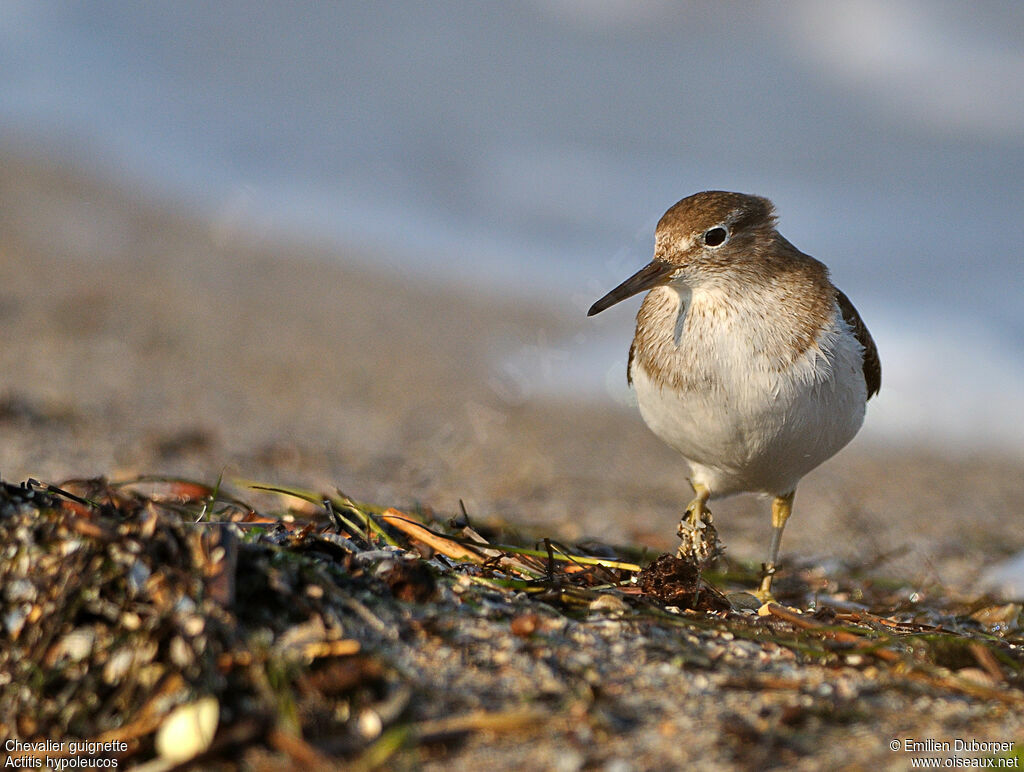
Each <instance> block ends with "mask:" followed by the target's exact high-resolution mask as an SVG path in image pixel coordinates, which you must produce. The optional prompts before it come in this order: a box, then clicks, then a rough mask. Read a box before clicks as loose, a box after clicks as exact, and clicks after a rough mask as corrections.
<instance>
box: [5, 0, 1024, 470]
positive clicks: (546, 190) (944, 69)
mask: <svg viewBox="0 0 1024 772" xmlns="http://www.w3.org/2000/svg"><path fill="white" fill-rule="evenodd" d="M0 73H2V77H0V147H4V146H6V147H9V148H15V149H16V150H18V151H19V152H21V151H26V150H27V151H29V152H31V153H36V154H45V155H47V156H50V157H58V158H62V159H67V161H68V162H69V163H73V164H74V165H75V166H77V167H79V168H85V169H87V170H89V171H92V172H96V173H98V174H101V175H104V176H106V177H108V178H111V179H115V180H126V181H128V182H129V183H130V184H132V185H137V186H142V187H144V188H148V189H150V190H153V191H155V192H156V193H158V194H159V195H162V196H165V197H167V198H169V199H171V200H174V201H176V202H179V203H181V204H184V205H186V206H188V207H190V208H192V209H193V210H195V211H197V212H202V213H203V214H204V216H205V217H208V218H209V221H210V223H211V227H214V228H216V229H218V230H219V232H222V233H223V234H224V236H225V238H227V237H239V236H241V237H245V238H249V239H260V238H270V237H273V238H278V237H280V236H297V237H299V238H302V239H307V240H314V241H317V242H322V243H328V244H331V245H333V246H334V247H336V248H337V250H338V254H344V255H346V259H363V260H368V261H371V262H373V263H375V264H377V265H380V266H381V267H383V268H385V269H386V270H387V271H389V272H391V273H392V275H396V276H399V275H400V276H402V277H404V278H412V279H413V280H416V281H421V282H434V283H442V284H454V285H459V286H463V287H466V288H469V289H473V288H483V289H484V290H486V291H488V292H492V293H495V294H496V295H501V296H507V297H510V298H512V299H515V298H520V297H531V298H539V299H542V300H544V301H546V302H549V303H551V304H553V305H561V306H562V307H564V308H565V309H566V311H567V313H572V314H576V315H578V316H579V320H580V322H579V327H578V332H577V333H576V334H575V335H574V336H571V337H570V338H567V339H557V340H554V339H553V340H542V341H541V344H542V345H543V346H544V347H546V349H547V355H546V358H545V362H547V363H548V365H550V366H545V367H543V368H539V369H536V368H535V373H534V374H535V375H536V379H537V381H536V385H537V388H539V389H541V390H542V391H545V392H549V393H553V394H557V395H560V396H563V397H564V396H567V395H576V394H578V395H579V397H580V398H581V399H588V400H598V401H601V400H622V399H624V398H625V397H624V395H623V392H624V387H625V376H624V373H625V356H626V349H627V347H628V341H629V338H630V336H631V334H632V326H631V315H632V314H633V313H635V310H636V305H637V303H638V301H633V302H632V303H629V304H624V305H625V306H628V308H624V309H623V310H621V311H620V310H616V311H614V312H611V313H609V314H607V315H602V317H599V318H597V319H594V320H589V321H588V320H585V319H584V318H583V314H584V313H585V310H586V308H587V307H588V306H589V305H590V303H591V302H592V301H593V300H594V299H596V298H597V297H599V296H600V295H602V294H603V293H604V292H605V291H607V290H608V289H610V288H611V287H612V286H614V285H615V284H617V283H618V282H619V281H621V280H622V279H623V278H625V277H626V276H628V275H629V274H630V273H632V272H633V271H634V270H635V269H636V268H639V267H640V266H641V265H643V264H644V263H645V262H646V261H647V260H648V259H649V257H650V252H651V248H652V243H653V238H652V232H653V227H654V224H655V223H656V221H657V219H658V217H659V216H660V215H661V213H662V212H663V211H664V210H665V209H666V208H667V207H668V206H669V205H671V204H672V203H674V202H675V201H676V200H678V199H679V198H681V197H683V196H685V195H689V194H690V193H693V192H696V191H698V190H703V189H709V188H724V189H730V190H739V191H744V192H751V193H758V194H762V195H766V196H769V197H770V198H772V199H773V200H774V201H775V203H776V206H777V209H778V211H779V214H780V229H781V231H782V232H783V233H784V234H785V235H786V236H787V237H788V238H789V239H790V240H791V241H793V242H794V243H795V244H796V245H797V246H798V247H800V248H801V249H803V250H804V251H806V252H808V253H810V254H812V255H814V256H816V257H818V258H819V259H822V260H823V261H825V262H826V263H827V264H828V265H829V266H830V267H831V269H832V273H833V277H834V279H835V281H836V283H837V284H838V285H839V286H841V287H842V288H843V289H844V290H845V291H846V293H847V294H848V295H849V296H850V297H851V298H852V299H853V300H854V302H855V303H856V305H857V306H858V307H859V309H860V311H861V313H862V315H863V316H864V318H865V319H866V321H867V322H868V324H869V326H870V328H871V330H872V332H873V333H874V335H875V338H876V340H877V342H878V345H879V348H880V350H881V354H882V360H883V370H884V378H883V391H882V394H881V396H880V397H879V398H878V400H877V402H873V403H872V406H871V409H870V410H869V416H868V422H867V424H866V433H867V434H868V435H869V436H871V437H873V438H875V439H877V440H881V441H884V442H893V443H899V442H908V443H917V442H926V443H954V444H959V445H963V446H967V447H971V446H975V447H991V446H1000V447H1004V448H1006V449H1012V450H1015V451H1018V452H1019V451H1021V450H1022V449H1024V302H1022V301H1024V267H1022V266H1024V248H1022V245H1024V97H1022V92H1021V84H1022V83H1024V4H1021V3H1019V2H1015V1H1012V0H1011V1H1007V2H992V1H988V2H978V3H970V4H967V3H960V2H952V1H948V2H946V1H942V0H927V2H925V1H923V0H922V1H921V2H912V1H908V0H897V1H896V2H892V1H882V0H878V1H875V0H860V1H858V2H841V3H833V2H826V1H825V0H805V1H803V2H786V3H749V4H748V3H719V2H707V3H681V2H659V1H658V0H652V1H651V2H644V3H636V2H633V1H632V0H533V1H532V2H520V3H477V2H454V1H453V0H439V1H438V2H433V3H396V2H374V3H356V2H332V3H296V2H264V3H258V4H254V3H248V2H240V1H238V0H232V1H225V2H218V3H200V2H174V3H166V2H138V0H109V1H108V2H103V3H81V2H46V1H43V0H26V1H24V2H18V1H17V0H3V1H2V2H0ZM92 214H94V213H90V211H89V210H88V209H83V210H80V211H73V210H69V211H68V212H66V213H63V215H62V219H63V221H64V223H65V225H66V233H64V234H63V235H64V236H65V237H67V238H70V239H72V240H74V241H75V242H76V243H78V244H80V245H81V247H82V249H83V250H84V251H88V250H90V249H96V245H95V244H93V243H92V242H91V241H90V239H93V240H95V238H99V237H98V236H96V234H95V233H93V231H92V230H91V222H92ZM60 236H61V234H56V236H55V237H60ZM94 237H95V238H94ZM606 317H607V318H606ZM497 366H498V367H505V368H509V369H511V370H513V371H514V370H515V369H516V368H522V367H523V366H524V365H523V357H522V352H516V351H510V352H508V358H507V359H506V360H505V361H504V362H503V363H499V364H498V365H497Z"/></svg>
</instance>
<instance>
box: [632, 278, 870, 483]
mask: <svg viewBox="0 0 1024 772" xmlns="http://www.w3.org/2000/svg"><path fill="white" fill-rule="evenodd" d="M652 292H656V293H664V296H663V297H660V298H656V300H657V301H658V302H660V303H663V304H664V306H665V308H664V310H665V313H663V314H661V315H659V319H660V320H659V322H658V324H659V325H660V326H663V329H661V330H656V331H654V333H653V335H654V338H651V340H654V339H657V342H658V347H659V354H660V355H661V357H660V359H659V362H661V363H663V364H664V365H665V368H670V369H671V368H679V369H677V370H676V372H677V373H679V377H677V378H675V379H674V381H675V383H668V382H666V378H665V372H666V370H665V369H664V368H663V369H662V371H661V372H660V373H657V372H649V371H648V369H647V368H646V367H645V366H644V365H643V363H642V358H641V357H636V358H634V360H633V362H632V365H631V368H630V375H631V378H632V382H633V386H634V388H635V390H636V396H637V401H638V403H639V407H640V413H641V415H642V416H643V418H644V421H645V422H646V423H647V425H648V426H649V427H650V428H651V430H652V431H654V433H655V434H657V435H658V436H659V437H660V438H661V439H662V440H664V441H665V442H666V443H667V444H669V445H670V446H672V447H673V448H675V449H676V450H678V451H679V452H680V453H682V454H683V456H684V457H685V458H686V459H687V460H688V461H689V463H690V466H691V471H692V477H691V479H692V480H693V482H696V483H701V484H703V485H706V486H707V487H708V488H710V490H711V491H712V494H713V495H715V494H717V495H727V494H730V493H737V492H740V491H759V492H765V493H771V494H773V495H778V494H782V493H788V492H789V491H791V490H793V489H794V488H795V487H796V484H797V482H798V481H799V480H800V478H801V477H803V475H805V474H806V473H807V472H809V471H810V470H811V469H813V468H814V467H816V466H818V465H819V464H820V463H822V462H823V461H825V460H826V459H827V458H829V457H831V456H832V455H833V454H835V453H836V452H837V451H838V450H839V449H840V448H842V447H843V446H844V445H846V444H847V443H848V442H849V441H850V440H851V439H852V438H853V436H854V435H855V434H856V433H857V430H858V429H859V428H860V426H861V423H862V422H863V420H864V405H865V401H866V398H867V389H866V386H865V382H864V376H863V372H862V355H863V354H862V348H861V346H860V344H859V343H858V342H857V340H856V338H855V337H854V336H853V334H852V333H851V331H850V329H849V327H848V325H847V324H846V322H845V321H844V320H843V318H842V315H841V314H840V313H839V310H838V308H836V309H835V312H834V314H833V318H832V319H831V320H830V321H829V322H828V323H827V324H826V325H824V326H823V328H822V329H821V332H820V334H819V335H818V336H817V338H816V340H815V341H814V344H813V345H811V346H810V347H809V348H807V349H806V350H805V351H803V352H802V353H800V354H799V356H796V358H792V357H789V358H787V356H784V355H782V354H780V351H781V347H784V346H786V345H789V347H790V349H792V348H793V346H792V343H793V341H792V339H791V338H789V337H788V336H787V331H786V330H787V328H786V324H785V309H779V308H774V309H771V308H769V309H768V310H766V304H765V303H764V302H762V301H763V299H758V298H750V299H747V300H744V299H743V298H740V299H739V300H737V299H736V298H734V297H732V298H724V297H722V296H721V295H720V294H718V293H716V292H715V291H712V290H704V291H701V290H694V291H692V292H690V291H688V290H686V289H679V288H675V287H672V286H666V287H660V288H657V289H655V290H653V291H652ZM833 305H834V304H833ZM648 343H650V340H649V341H648Z"/></svg>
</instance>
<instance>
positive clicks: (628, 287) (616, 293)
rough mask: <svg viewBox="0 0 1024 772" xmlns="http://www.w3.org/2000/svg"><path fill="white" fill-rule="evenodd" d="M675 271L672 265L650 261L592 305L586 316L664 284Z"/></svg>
mask: <svg viewBox="0 0 1024 772" xmlns="http://www.w3.org/2000/svg"><path fill="white" fill-rule="evenodd" d="M675 269H676V266H674V265H672V263H666V262H664V261H663V260H652V261H651V262H650V263H648V264H647V265H645V266H644V267H643V268H641V269H640V270H639V271H637V272H636V273H634V274H633V275H632V276H630V277H629V278H628V279H626V280H625V281H624V282H622V284H620V285H619V286H618V287H616V288H615V289H613V290H612V291H611V292H609V293H608V294H607V295H605V296H604V297H603V298H601V299H600V300H598V301H597V302H596V303H594V305H592V306H591V307H590V310H589V311H587V316H593V315H594V314H599V313H601V312H602V311H604V310H605V309H606V308H611V307H612V306H614V305H615V304H616V303H618V302H620V301H622V300H625V299H626V298H631V297H633V296H634V295H636V294H637V293H638V292H643V291H644V290H649V289H651V288H653V287H657V286H658V285H659V284H664V283H665V282H666V281H668V278H669V276H671V275H672V271H674V270H675Z"/></svg>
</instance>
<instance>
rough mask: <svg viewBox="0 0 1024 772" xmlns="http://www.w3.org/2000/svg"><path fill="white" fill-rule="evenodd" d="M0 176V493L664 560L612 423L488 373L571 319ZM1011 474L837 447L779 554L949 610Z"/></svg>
mask: <svg viewBox="0 0 1024 772" xmlns="http://www.w3.org/2000/svg"><path fill="white" fill-rule="evenodd" d="M0 157H2V163H0V196H2V201H3V206H2V207H0V233H2V234H3V235H2V239H0V324H2V327H3V345H2V346H0V472H2V474H3V477H4V479H7V480H12V481H17V480H21V479H24V478H25V477H28V476H35V477H38V478H42V479H46V480H49V481H58V480H60V479H63V478H66V477H72V476H73V477H82V476H91V475H108V476H120V475H129V474H134V473H158V474H168V475H187V476H190V477H195V478H199V479H202V480H205V481H210V482H212V481H214V480H216V479H217V477H218V475H220V474H221V472H222V471H223V472H224V473H225V475H226V476H239V477H246V478H257V479H260V480H263V481H266V482H274V483H281V484H301V485H305V486H313V487H319V488H323V489H325V490H331V489H333V488H334V487H335V486H338V487H340V488H342V489H343V490H345V492H346V493H348V494H349V495H351V496H353V497H355V498H358V499H362V500H367V501H374V502H379V503H386V504H390V505H395V506H403V507H409V506H415V505H422V506H428V507H431V508H433V509H434V510H436V511H441V512H456V511H458V509H459V500H460V499H461V500H463V501H464V502H465V505H466V507H467V509H468V510H469V512H470V514H471V515H472V516H473V517H477V518H481V519H483V520H504V521H507V522H508V523H510V524H513V525H515V524H524V525H529V526H533V527H538V526H539V527H540V528H541V529H542V530H543V531H544V532H546V533H550V534H551V535H552V536H557V537H560V538H565V539H578V538H583V537H592V538H597V539H601V540H605V541H609V542H630V543H641V544H645V545H648V546H650V547H651V548H652V549H653V550H657V551H663V550H671V549H672V548H673V541H674V539H673V535H674V531H675V522H676V520H677V518H678V515H679V512H680V510H681V508H682V506H683V504H684V503H685V501H686V498H687V494H688V493H689V489H688V486H687V483H686V481H685V477H684V473H683V467H682V464H681V462H680V460H679V459H678V458H677V457H676V456H675V454H674V453H673V452H672V451H671V450H669V449H668V448H666V447H664V446H663V445H662V444H661V443H660V441H659V440H657V439H656V438H655V437H653V435H651V434H650V433H649V431H648V430H647V429H646V427H645V426H644V425H643V422H642V421H641V420H640V417H639V415H638V414H637V413H636V412H635V410H631V409H628V408H624V407H620V406H615V405H613V404H611V403H604V402H596V401H595V400H594V399H592V398H588V399H585V400H580V401H578V402H577V401H571V400H567V399H565V398H559V399H556V398H552V397H541V396H537V395H536V394H535V392H534V390H532V389H531V388H530V385H529V383H528V382H519V381H517V380H516V379H515V378H509V377H508V373H502V372H501V371H500V370H499V369H498V368H497V367H496V363H497V362H499V361H500V360H501V357H502V356H503V354H506V353H509V352H515V351H522V350H532V349H536V348H538V346H540V347H543V345H545V342H547V341H559V340H572V339H573V336H574V335H576V334H577V333H579V332H580V331H582V330H585V329H586V327H585V325H586V324H587V320H586V319H585V318H583V316H582V314H581V313H579V310H578V309H577V308H576V307H575V306H571V307H570V308H569V309H567V310H560V309H558V308H553V307H548V306H544V305H542V304H540V303H537V304H532V305H531V304H530V303H524V302H521V301H515V302H512V301H510V300H509V299H507V298H503V297H500V296H499V295H497V293H493V292H492V293H487V292H479V291H471V290H468V289H465V288H451V287H445V286H441V285H431V284H430V283H429V282H425V281H423V280H420V279H417V280H412V279H410V278H409V277H406V276H402V275H396V273H395V272H394V271H393V270H390V271H387V270H384V269H375V268H374V267H373V266H374V262H375V260H374V257H375V256H374V255H372V254H365V253H360V254H358V255H345V254H339V253H338V252H337V251H334V250H331V249H327V248H324V247H323V246H320V245H317V244H314V243H303V242H301V241H300V240H294V241H287V240H284V239H281V238H278V239H276V240H275V239H271V238H268V237H266V236H265V235H259V234H256V233H253V232H247V231H246V230H245V229H243V228H240V227H239V226H238V225H237V224H236V225H232V224H231V222H230V221H226V220H225V218H224V217H223V213H204V212H195V211H192V212H189V211H185V210H182V209H180V208H178V207H176V206H174V205H172V204H169V203H168V202H166V201H161V200H159V199H158V198H156V197H154V196H152V195H151V194H148V193H144V192H142V191H139V190H137V189H134V188H132V187H131V186H130V185H122V184H121V183H120V182H119V181H117V180H100V179H97V178H95V177H90V176H88V175H84V174H81V173H77V172H75V171H73V170H68V169H65V168H60V167H59V166H57V165H54V164H53V163H51V162H49V161H47V160H45V159H39V158H33V159H26V158H24V157H18V156H15V155H7V156H0ZM567 305H570V304H567ZM624 324H627V325H628V321H627V322H624ZM880 345H881V346H882V349H883V358H884V341H880ZM569 355H570V356H571V355H572V351H571V348H570V349H569ZM883 365H884V362H883ZM554 366H557V360H556V361H555V363H554ZM883 388H884V383H883ZM587 392H588V393H593V392H594V389H593V388H588V389H587ZM868 420H869V421H870V420H871V419H870V409H869V417H868ZM1020 470H1021V459H1019V458H1014V457H1011V456H1007V455H1005V454H1001V453H997V452H992V453H974V454H971V455H969V456H967V457H963V456H961V455H960V454H958V453H957V452H955V451H953V450H946V449H943V448H928V449H914V448H907V447H902V446H892V447H882V446H879V445H877V444H872V443H870V442H868V441H866V440H864V439H858V440H855V441H854V443H853V444H852V445H851V446H850V447H849V448H847V449H846V450H844V451H843V452H842V453H840V454H839V455H838V456H837V457H836V458H834V459H833V460H831V461H830V462H828V463H827V464H825V465H824V466H823V467H822V468H820V469H819V470H816V471H815V472H813V473H812V474H811V475H810V476H808V477H807V478H806V479H805V480H804V482H803V483H802V484H801V486H800V488H799V490H798V493H797V503H796V511H795V514H794V518H793V520H792V521H791V525H790V527H789V529H788V530H787V534H786V539H785V541H784V545H783V553H784V558H786V557H788V558H798V557H799V558H801V559H803V558H806V559H811V560H823V561H829V560H833V559H834V560H843V561H848V562H850V563H852V564H855V565H864V566H868V567H869V570H870V571H871V572H877V573H879V574H881V575H893V574H895V575H899V576H903V577H910V578H911V579H913V580H914V581H915V582H918V583H920V586H921V587H922V588H926V587H927V586H929V585H931V584H933V583H935V582H938V583H941V584H945V585H946V586H947V587H950V588H951V589H953V590H954V591H956V590H957V589H959V588H962V589H963V591H968V590H969V589H970V583H971V582H972V581H973V579H974V578H975V577H976V576H977V574H978V573H979V572H980V571H981V570H983V569H984V568H985V567H986V566H987V565H990V564H991V563H993V562H995V561H997V560H999V559H1001V558H1003V557H1005V556H1006V555H1008V554H1010V553H1012V552H1013V551H1015V550H1016V549H1020V548H1021V547H1022V546H1024V518H1022V517H1021V516H1020V513H1021V511H1022V510H1024V475H1021V473H1020ZM713 511H714V512H715V515H716V524H717V525H718V527H719V531H720V533H721V536H722V538H723V539H724V541H725V543H726V545H727V547H728V551H729V554H730V555H732V556H734V557H737V558H741V559H750V560H760V559H761V557H762V555H763V550H764V544H765V543H766V541H767V538H768V530H769V528H768V505H767V502H764V501H759V500H758V499H756V498H754V497H749V496H745V497H737V498H735V499H731V500H727V501H724V502H717V503H715V505H714V506H713ZM827 565H828V564H827V562H826V566H827Z"/></svg>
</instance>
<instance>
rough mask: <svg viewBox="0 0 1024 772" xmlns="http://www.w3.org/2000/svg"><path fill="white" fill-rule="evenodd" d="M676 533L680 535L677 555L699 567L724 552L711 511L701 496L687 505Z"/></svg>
mask: <svg viewBox="0 0 1024 772" xmlns="http://www.w3.org/2000/svg"><path fill="white" fill-rule="evenodd" d="M676 534H677V535H678V536H679V548H678V549H677V550H676V555H677V557H679V558H680V559H682V560H686V561H687V562H690V563H693V564H695V565H697V566H699V567H704V566H705V565H707V564H708V563H710V562H711V561H712V560H714V559H715V558H717V557H718V556H719V555H721V554H722V552H723V548H722V545H721V544H720V543H719V541H718V531H717V530H716V529H715V526H714V525H713V519H712V517H711V512H710V510H708V508H707V506H706V505H705V502H704V501H702V500H701V499H699V498H697V499H694V500H693V501H691V502H690V504H689V506H687V508H686V513H685V514H684V515H683V517H682V519H681V520H680V521H679V528H677V529H676Z"/></svg>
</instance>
